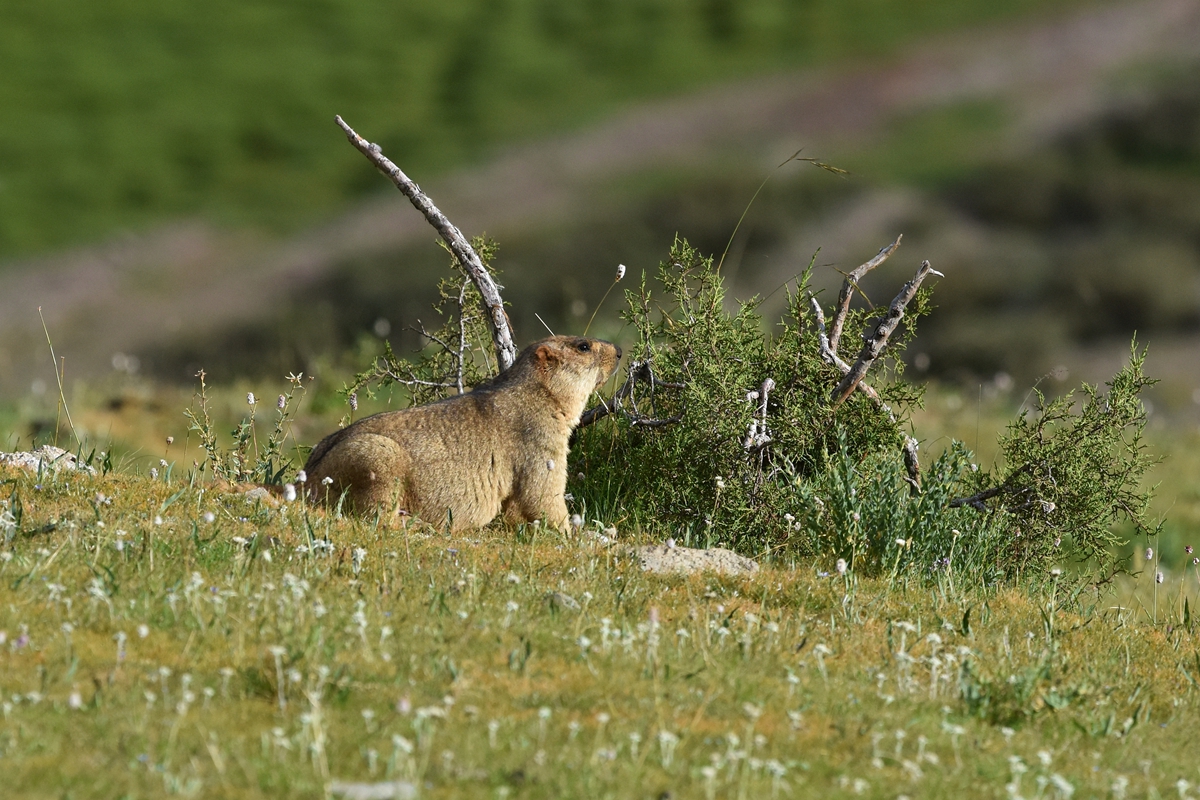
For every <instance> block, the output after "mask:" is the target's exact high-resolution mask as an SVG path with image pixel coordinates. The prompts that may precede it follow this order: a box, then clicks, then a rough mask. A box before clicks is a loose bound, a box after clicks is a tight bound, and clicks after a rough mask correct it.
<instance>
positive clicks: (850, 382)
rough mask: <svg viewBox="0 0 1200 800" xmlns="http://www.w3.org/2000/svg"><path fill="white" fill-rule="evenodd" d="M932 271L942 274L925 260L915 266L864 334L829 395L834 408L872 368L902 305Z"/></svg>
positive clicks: (891, 330) (933, 273)
mask: <svg viewBox="0 0 1200 800" xmlns="http://www.w3.org/2000/svg"><path fill="white" fill-rule="evenodd" d="M931 274H932V275H939V276H940V275H941V274H942V273H940V272H938V271H937V270H935V269H933V267H931V266H929V262H928V261H922V262H921V266H920V267H919V268H918V269H917V274H916V275H914V276H913V279H912V280H910V281H909V282H908V283H906V284H904V288H902V289H901V290H900V293H899V294H898V295H896V297H895V298H894V299H893V300H892V304H891V306H889V307H888V310H887V314H885V315H884V317H883V319H881V320H880V321H879V324H878V325H876V326H875V330H874V331H872V333H871V334H870V335H869V336H867V337H865V339H866V340H865V342H864V344H863V348H862V350H861V351H859V354H858V360H857V361H855V362H854V366H852V367H850V371H849V372H847V373H846V375H845V377H843V378H842V381H841V383H839V384H838V385H837V388H835V389H834V390H833V394H832V395H831V396H830V404H831V405H832V406H833V407H834V408H837V407H838V406H840V405H841V404H842V402H843V401H844V400H845V399H846V398H847V397H849V396H850V395H851V394H852V393H853V392H854V389H855V387H857V386H858V384H859V383H860V382H861V381H862V379H863V378H864V377H865V376H866V374H867V370H869V369H870V368H871V365H872V364H874V363H875V359H877V358H879V354H880V353H882V352H883V348H884V347H886V346H887V342H888V337H890V336H891V335H892V332H893V331H895V330H896V326H897V325H899V324H900V320H901V319H902V318H903V317H904V308H905V306H907V305H908V303H909V301H910V300H912V299H913V297H915V296H916V294H917V289H919V288H921V282H922V281H923V280H925V278H927V277H928V276H929V275H931Z"/></svg>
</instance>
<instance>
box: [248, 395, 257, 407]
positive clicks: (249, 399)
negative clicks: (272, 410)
mask: <svg viewBox="0 0 1200 800" xmlns="http://www.w3.org/2000/svg"><path fill="white" fill-rule="evenodd" d="M257 402H258V401H257V400H255V399H254V392H246V405H248V406H252V405H254V404H255V403H257Z"/></svg>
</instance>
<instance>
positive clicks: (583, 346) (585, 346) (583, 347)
mask: <svg viewBox="0 0 1200 800" xmlns="http://www.w3.org/2000/svg"><path fill="white" fill-rule="evenodd" d="M578 347H579V352H581V353H586V352H588V351H589V350H591V349H592V345H591V343H590V342H580V343H579V345H578Z"/></svg>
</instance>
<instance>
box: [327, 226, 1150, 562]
mask: <svg viewBox="0 0 1200 800" xmlns="http://www.w3.org/2000/svg"><path fill="white" fill-rule="evenodd" d="M476 245H477V247H479V248H480V250H481V252H482V255H483V256H484V259H485V262H486V259H487V258H490V256H491V255H492V254H493V253H494V246H492V245H488V244H485V243H483V242H479V241H477V242H476ZM452 267H453V268H454V269H455V270H456V278H455V279H454V280H449V281H443V282H442V283H441V284H440V292H441V297H442V300H441V302H440V303H439V304H438V306H437V307H436V308H437V310H438V312H439V313H440V314H441V316H442V317H443V325H442V327H441V328H439V329H438V330H436V331H434V332H432V333H429V334H427V337H428V338H429V340H430V342H431V346H430V347H429V348H427V349H426V350H425V351H424V352H423V353H422V354H421V356H420V357H419V358H418V359H417V360H416V361H415V362H414V363H410V362H407V361H404V360H402V359H399V358H397V357H396V356H395V354H394V353H392V351H391V350H390V349H388V350H386V351H385V353H384V355H383V356H382V357H380V358H379V359H377V360H376V361H375V363H374V364H372V366H371V368H370V369H368V370H366V371H364V372H363V373H360V374H359V375H358V376H356V378H355V380H354V381H353V383H352V384H351V385H349V386H347V387H346V389H345V393H346V394H347V395H348V396H350V397H354V396H356V394H357V393H358V392H359V391H367V392H373V391H375V390H376V389H377V388H379V387H387V386H394V385H399V386H401V387H402V388H403V389H404V392H403V393H404V395H405V399H406V400H407V402H410V403H416V402H427V401H429V400H433V399H437V398H439V397H445V396H448V395H449V394H453V393H456V392H458V391H460V382H461V384H462V385H465V386H470V385H471V384H473V383H476V382H478V381H479V380H482V379H484V378H486V377H489V376H490V375H491V374H492V372H493V371H494V369H495V367H494V364H493V363H492V362H491V360H490V359H489V354H490V352H491V340H490V335H489V333H488V329H487V328H486V326H485V324H484V323H483V320H482V314H480V313H479V312H478V311H476V309H477V308H478V295H477V293H476V292H475V289H474V287H473V286H471V285H470V282H469V280H468V278H467V277H466V276H465V274H463V273H462V271H461V270H459V269H458V268H457V266H456V265H453V263H452ZM811 268H812V265H811V264H810V265H809V269H808V270H806V271H805V272H804V273H803V274H802V275H801V276H800V277H799V279H798V284H797V288H796V290H795V291H794V292H793V293H792V295H791V297H790V299H789V304H788V309H789V311H788V314H787V316H786V317H785V318H784V319H782V320H781V321H780V322H779V324H778V326H777V327H776V328H775V330H774V331H773V332H771V331H768V330H767V329H766V327H765V326H764V324H763V320H762V318H761V317H760V316H759V315H758V313H757V312H756V309H757V301H756V300H750V301H746V302H742V303H739V304H737V305H736V306H735V307H733V308H732V309H731V308H729V306H728V304H727V298H726V296H725V292H724V287H723V283H722V277H721V274H720V272H719V269H716V268H714V267H713V264H712V260H711V259H709V258H706V257H704V256H702V255H701V254H700V253H699V252H697V251H696V250H695V249H694V248H692V247H691V246H690V245H688V244H687V242H685V241H682V240H677V241H676V242H675V244H674V246H673V247H672V249H671V252H670V255H669V257H668V259H667V260H666V261H664V262H663V263H662V264H660V266H659V269H658V273H657V276H656V278H657V284H658V286H660V287H661V288H656V287H655V286H654V285H653V284H652V282H651V280H650V279H649V278H648V277H647V276H646V275H643V276H642V279H641V282H640V284H639V285H638V286H637V287H636V288H635V289H633V290H630V291H627V292H626V301H627V304H628V305H627V308H626V309H625V310H624V311H623V312H622V315H623V318H624V319H625V321H626V322H627V323H628V324H629V326H630V327H631V328H632V329H633V332H634V335H635V336H636V341H635V342H634V344H633V345H632V346H630V347H628V348H627V352H628V356H627V360H626V362H625V368H624V371H625V377H624V379H623V380H624V385H623V386H621V388H619V389H618V390H617V391H616V392H615V393H614V394H613V395H612V396H611V397H609V398H607V399H606V400H605V401H604V403H603V407H605V408H607V409H609V411H608V413H606V414H605V415H603V416H600V417H599V421H598V422H595V423H594V424H591V425H587V426H585V427H583V428H581V429H580V430H579V431H578V433H577V437H576V442H575V445H574V448H573V450H572V455H571V467H570V474H571V475H572V477H571V479H570V480H571V482H570V484H569V491H570V492H571V493H572V495H573V498H574V501H575V504H576V507H577V508H578V509H579V510H580V511H581V512H583V513H584V514H585V515H586V516H588V517H592V518H600V519H604V520H606V521H613V522H623V523H624V524H625V525H626V526H627V527H629V526H632V527H640V528H641V529H643V530H645V531H647V532H649V533H651V534H652V535H657V536H661V537H662V538H664V539H665V538H669V537H670V538H675V539H678V540H680V541H681V543H682V544H685V545H695V546H711V545H715V544H718V543H720V544H723V545H727V546H731V547H734V548H737V549H739V550H742V551H744V552H747V553H764V552H768V551H783V552H786V553H788V554H789V555H792V556H797V557H804V558H814V559H817V560H818V561H819V562H820V563H822V564H824V565H825V566H827V567H832V566H833V565H834V563H835V561H837V560H841V561H844V562H845V563H844V565H839V568H844V569H849V570H854V571H855V572H857V573H860V574H868V575H870V574H889V573H890V574H891V575H892V576H893V577H896V576H899V575H903V576H906V577H914V576H915V577H919V578H920V579H921V580H943V579H947V580H950V581H953V580H955V579H956V576H958V575H965V576H969V579H971V580H977V581H984V582H987V583H995V582H997V581H1000V580H1005V579H1012V578H1017V577H1020V576H1026V577H1032V578H1034V579H1038V578H1040V577H1043V576H1047V575H1049V574H1050V573H1051V571H1052V570H1054V569H1056V568H1059V567H1061V566H1063V565H1064V564H1066V563H1068V562H1070V561H1071V560H1072V559H1075V560H1077V561H1081V562H1085V563H1086V564H1088V565H1089V566H1090V567H1091V568H1094V569H1096V570H1098V574H1099V575H1101V576H1105V575H1110V574H1111V573H1112V572H1113V571H1114V570H1116V569H1117V568H1118V567H1119V564H1118V563H1117V561H1116V546H1117V545H1118V544H1120V543H1121V540H1120V537H1119V536H1118V535H1117V533H1115V526H1116V525H1118V524H1120V523H1128V524H1131V525H1132V526H1133V529H1134V531H1135V532H1137V533H1138V534H1147V535H1153V534H1154V533H1156V530H1155V529H1152V528H1151V526H1150V525H1149V523H1148V522H1147V507H1148V503H1149V499H1150V494H1149V492H1148V491H1143V490H1140V489H1139V482H1140V480H1141V478H1142V476H1143V474H1144V472H1145V470H1146V468H1147V467H1148V466H1149V465H1150V464H1151V463H1152V460H1151V458H1150V457H1149V456H1148V455H1147V454H1146V453H1145V451H1144V447H1143V445H1142V443H1141V438H1140V437H1141V432H1142V429H1143V428H1144V426H1145V422H1146V416H1145V410H1144V409H1143V407H1142V404H1141V402H1140V400H1139V394H1140V392H1141V390H1142V389H1143V388H1145V387H1146V386H1147V385H1149V384H1150V383H1151V381H1149V380H1148V379H1147V378H1145V377H1144V375H1143V374H1142V361H1143V357H1142V355H1140V354H1139V353H1138V352H1137V350H1136V348H1135V349H1134V350H1133V351H1132V355H1131V359H1130V363H1129V365H1128V366H1127V367H1125V368H1124V369H1123V370H1122V371H1121V372H1119V373H1118V374H1117V376H1116V377H1114V379H1113V380H1112V381H1111V382H1110V384H1109V391H1108V393H1107V394H1106V395H1103V396H1102V395H1101V394H1100V393H1099V392H1098V391H1097V389H1096V388H1095V387H1091V386H1086V385H1085V386H1084V387H1083V390H1082V391H1083V397H1084V400H1083V402H1082V403H1076V402H1075V395H1074V394H1069V395H1066V396H1065V397H1062V398H1059V399H1057V400H1047V399H1046V398H1045V397H1044V396H1043V395H1042V394H1041V393H1040V392H1036V391H1035V393H1034V396H1035V397H1036V400H1037V407H1036V410H1035V411H1034V412H1032V413H1030V412H1025V413H1022V414H1021V415H1020V416H1019V417H1018V418H1017V419H1016V420H1015V421H1014V422H1013V423H1012V424H1011V425H1010V426H1009V428H1008V431H1007V432H1006V433H1005V434H1004V436H1003V437H1002V439H1001V442H1000V445H1001V453H1002V461H1001V465H1000V466H999V467H998V468H996V469H995V470H994V471H988V470H983V469H980V468H979V466H978V465H977V464H975V463H974V462H973V461H972V456H971V454H970V453H969V452H968V451H967V449H966V448H965V447H964V446H963V445H962V444H961V443H960V442H954V443H952V445H951V446H950V447H949V448H948V449H947V450H946V451H945V452H944V453H942V454H941V455H939V456H938V457H937V458H935V459H934V460H933V462H932V463H931V464H929V465H927V468H926V470H925V471H924V474H923V475H922V476H920V481H919V483H915V482H914V481H913V480H912V476H911V475H910V473H909V471H908V468H907V466H906V463H905V458H904V453H903V450H902V448H903V446H904V443H905V440H906V436H907V434H906V431H905V427H906V425H907V411H908V409H910V408H912V407H913V406H914V404H916V403H919V402H920V400H921V390H920V389H919V388H918V387H914V386H912V385H910V384H907V383H905V382H904V381H903V376H902V371H903V362H902V361H900V360H899V357H898V354H899V352H900V351H901V350H902V349H903V347H904V346H905V343H906V342H908V341H910V340H911V338H912V337H913V336H914V335H915V327H914V325H915V322H916V320H918V319H919V318H920V317H921V316H923V315H924V314H925V313H926V312H927V310H928V308H929V290H928V289H927V288H922V289H921V290H920V291H918V292H917V294H916V296H915V297H914V298H913V300H912V301H911V302H910V303H909V305H908V308H907V313H906V315H905V316H904V317H903V319H902V322H901V324H900V326H899V327H898V328H897V330H896V331H895V333H894V334H893V335H892V338H891V340H890V342H889V344H888V348H887V349H886V350H885V351H884V354H883V357H881V358H879V359H878V360H877V361H876V362H875V363H874V365H873V367H872V369H871V370H870V371H869V373H868V375H867V379H866V380H867V382H869V383H870V385H871V386H873V387H874V388H875V390H876V391H877V392H878V394H879V401H876V400H874V399H873V398H871V397H869V396H867V395H866V394H865V393H863V392H855V393H853V394H852V395H851V396H850V397H849V398H848V399H847V400H846V401H845V402H844V403H841V404H840V405H836V404H832V403H831V402H830V395H831V393H832V391H833V388H834V387H835V386H836V385H837V384H838V382H839V381H840V379H841V377H842V372H841V371H840V370H839V369H838V368H836V367H834V366H833V365H831V364H829V363H828V362H827V361H826V360H824V359H823V358H822V357H821V355H820V336H821V335H822V331H821V326H822V325H823V324H824V323H823V321H820V320H819V319H818V318H817V316H816V314H815V311H814V309H813V306H812V303H813V302H814V300H813V297H812V295H811V293H809V291H808V279H809V275H810V272H811ZM876 316H877V312H876V311H874V310H872V309H869V308H860V309H853V310H851V311H850V313H849V316H848V317H847V322H846V325H845V327H844V330H845V331H846V335H845V336H844V337H843V339H844V341H847V342H848V341H851V340H852V339H853V338H854V337H853V333H854V332H855V331H860V330H863V329H869V328H871V327H873V325H874V324H875V319H874V318H875V317H876ZM845 349H846V350H847V351H849V349H850V348H849V347H846V348H845ZM846 360H848V361H853V357H852V356H851V357H848V358H847V359H846ZM460 376H461V377H460Z"/></svg>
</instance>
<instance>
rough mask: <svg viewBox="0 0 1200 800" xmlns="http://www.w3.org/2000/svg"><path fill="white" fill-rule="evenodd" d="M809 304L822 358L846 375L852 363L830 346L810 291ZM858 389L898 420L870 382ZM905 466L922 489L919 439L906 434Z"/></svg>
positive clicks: (821, 313)
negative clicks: (814, 320) (918, 455)
mask: <svg viewBox="0 0 1200 800" xmlns="http://www.w3.org/2000/svg"><path fill="white" fill-rule="evenodd" d="M808 304H809V307H810V308H812V312H813V317H814V318H815V319H816V321H817V342H818V347H819V349H820V351H821V358H823V359H824V360H825V361H826V362H828V363H830V364H832V365H833V366H834V367H836V368H837V369H838V370H840V371H841V373H842V375H843V376H845V375H847V374H849V372H850V365H849V364H847V363H846V362H845V361H843V360H842V359H840V358H838V355H837V353H835V352H833V349H832V348H831V347H830V346H829V338H828V337H827V336H826V335H825V311H824V310H823V309H822V308H821V304H820V303H819V302H818V301H817V298H816V297H814V296H813V295H812V293H811V292H810V293H809V295H808ZM857 388H858V391H860V392H862V393H863V394H865V395H866V396H867V397H869V398H871V399H872V400H874V401H875V402H876V403H877V404H878V405H879V408H880V409H881V410H882V411H883V412H884V413H886V414H887V415H888V419H890V420H891V421H892V422H893V423H895V422H896V415H895V414H894V413H893V412H892V407H891V406H889V405H888V404H887V403H885V402H884V401H883V398H882V397H880V396H879V392H877V391H875V390H874V389H873V388H871V386H870V385H869V384H866V383H864V382H863V381H859V382H858V387H857ZM903 450H904V468H905V470H907V472H908V478H907V479H906V480H907V481H908V484H909V485H910V486H911V487H912V488H913V489H914V490H916V491H920V489H921V461H920V459H919V458H918V457H917V440H916V439H914V438H913V437H911V436H909V435H907V434H905V436H904V447H903Z"/></svg>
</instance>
